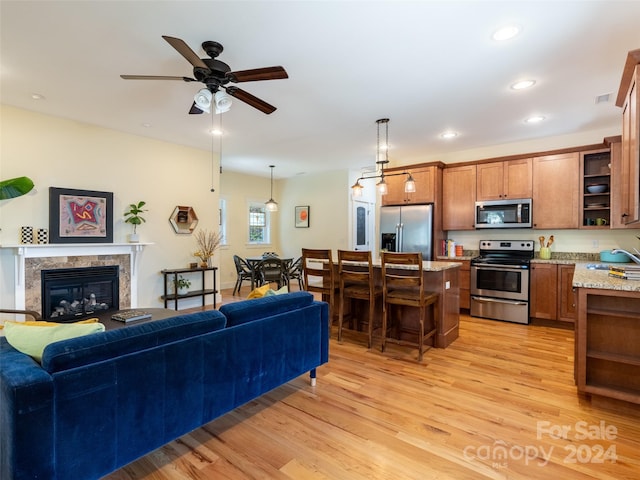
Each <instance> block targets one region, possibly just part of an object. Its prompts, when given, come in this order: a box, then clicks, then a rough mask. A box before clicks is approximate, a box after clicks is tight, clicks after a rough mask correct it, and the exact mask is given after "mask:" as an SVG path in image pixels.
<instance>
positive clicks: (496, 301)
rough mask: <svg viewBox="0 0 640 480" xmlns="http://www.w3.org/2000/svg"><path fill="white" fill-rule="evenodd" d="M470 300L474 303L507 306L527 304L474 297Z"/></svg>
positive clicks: (525, 303)
mask: <svg viewBox="0 0 640 480" xmlns="http://www.w3.org/2000/svg"><path fill="white" fill-rule="evenodd" d="M471 298H472V299H473V300H475V301H476V302H480V303H507V304H509V305H527V304H528V302H518V301H515V300H497V299H495V298H485V297H475V296H472V297H471Z"/></svg>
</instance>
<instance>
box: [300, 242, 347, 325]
mask: <svg viewBox="0 0 640 480" xmlns="http://www.w3.org/2000/svg"><path fill="white" fill-rule="evenodd" d="M302 276H303V278H304V279H303V282H302V283H303V285H304V289H305V290H306V291H307V292H317V293H320V294H322V299H323V300H324V301H328V303H329V336H331V325H332V324H333V320H334V317H333V312H334V303H335V295H334V294H335V291H336V290H338V289H339V288H340V285H339V284H338V283H337V282H336V279H335V275H334V271H333V261H332V259H331V250H318V249H311V248H303V249H302Z"/></svg>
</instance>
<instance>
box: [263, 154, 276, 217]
mask: <svg viewBox="0 0 640 480" xmlns="http://www.w3.org/2000/svg"><path fill="white" fill-rule="evenodd" d="M269 168H270V169H271V195H270V196H269V200H268V201H267V202H265V208H266V209H267V211H269V212H277V211H278V202H276V201H275V200H274V199H273V169H274V168H275V165H269Z"/></svg>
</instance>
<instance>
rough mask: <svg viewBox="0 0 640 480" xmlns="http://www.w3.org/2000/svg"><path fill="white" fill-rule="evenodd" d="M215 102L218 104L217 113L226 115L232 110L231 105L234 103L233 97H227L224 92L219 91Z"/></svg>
mask: <svg viewBox="0 0 640 480" xmlns="http://www.w3.org/2000/svg"><path fill="white" fill-rule="evenodd" d="M214 101H215V104H216V113H224V112H228V111H229V109H231V104H232V103H233V101H232V100H231V97H230V96H229V95H227V93H226V92H223V91H222V90H218V91H217V92H216V94H215V96H214Z"/></svg>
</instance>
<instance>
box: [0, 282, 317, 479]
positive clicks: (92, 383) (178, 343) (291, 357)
mask: <svg viewBox="0 0 640 480" xmlns="http://www.w3.org/2000/svg"><path fill="white" fill-rule="evenodd" d="M40 328H42V327H40ZM328 335H329V323H328V306H327V304H326V303H324V302H317V301H314V299H313V296H312V295H311V294H309V293H307V292H294V293H289V294H284V295H277V296H270V297H264V298H259V299H254V300H246V301H242V302H237V303H231V304H227V305H224V306H222V307H221V308H220V310H219V311H217V310H211V311H206V312H198V313H193V314H187V315H179V316H176V317H172V318H169V319H166V320H157V321H153V322H148V323H143V324H139V325H127V327H126V328H121V329H117V330H110V331H106V332H102V333H94V334H91V335H87V336H84V337H79V338H73V339H70V340H64V341H60V342H56V343H52V344H50V345H48V346H47V347H46V348H45V350H44V353H43V357H42V364H39V363H38V362H36V361H35V360H33V359H32V358H31V357H29V356H28V355H25V354H23V353H20V352H18V351H17V350H15V349H14V348H13V347H12V346H11V345H9V344H8V342H7V341H6V339H5V338H4V337H1V338H0V422H1V423H0V464H1V465H0V478H2V479H3V480H10V479H12V480H18V479H43V480H44V479H58V480H63V479H65V480H66V479H82V480H89V479H96V478H100V477H102V476H104V475H106V474H108V473H110V472H113V471H114V470H116V469H118V468H120V467H122V466H124V465H126V464H128V463H130V462H131V461H133V460H135V459H137V458H139V457H141V456H143V455H145V454H147V453H149V452H151V451H153V450H155V449H157V448H159V447H161V446H162V445H164V444H166V443H168V442H170V441H172V440H174V439H176V438H178V437H179V436H181V435H184V434H186V433H188V432H190V431H192V430H194V429H196V428H198V427H200V426H202V425H204V424H206V423H207V422H210V421H211V420H213V419H215V418H216V417H219V416H220V415H223V414H224V413H226V412H229V411H230V410H232V409H234V408H236V407H238V406H240V405H242V404H244V403H246V402H248V401H250V400H252V399H254V398H256V397H258V396H260V395H262V394H264V393H266V392H268V391H269V390H272V389H273V388H275V387H278V386H279V385H281V384H283V383H286V382H288V381H290V380H292V379H294V378H296V377H298V376H300V375H302V374H304V373H306V372H310V375H311V378H312V383H314V381H315V368H316V367H318V366H320V365H322V364H323V363H326V362H327V361H328V353H329V352H328V349H329V338H328Z"/></svg>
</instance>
